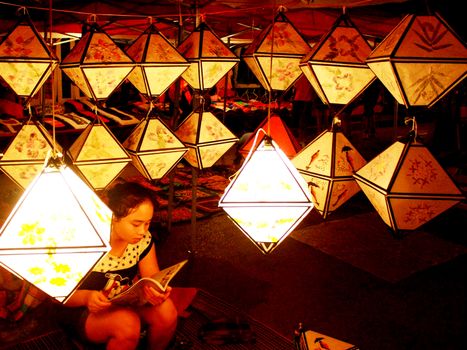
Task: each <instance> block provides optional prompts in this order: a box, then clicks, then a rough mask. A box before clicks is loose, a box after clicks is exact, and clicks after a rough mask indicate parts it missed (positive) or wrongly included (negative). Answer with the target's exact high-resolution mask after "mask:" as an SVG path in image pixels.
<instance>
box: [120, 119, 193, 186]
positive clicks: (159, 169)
mask: <svg viewBox="0 0 467 350" xmlns="http://www.w3.org/2000/svg"><path fill="white" fill-rule="evenodd" d="M122 145H123V147H125V149H126V150H127V152H128V153H129V154H130V157H131V159H132V163H133V165H134V166H135V167H136V168H137V169H138V170H139V172H140V173H141V174H143V175H144V176H145V177H147V178H148V179H150V180H156V179H161V178H162V177H164V175H165V174H167V173H169V172H170V171H171V170H172V169H173V168H174V167H175V166H176V165H177V163H178V162H179V161H180V160H181V159H182V158H183V156H184V155H185V153H186V152H187V151H188V148H187V147H186V146H185V145H184V144H183V143H182V141H181V140H180V139H179V138H178V137H177V135H175V134H174V133H173V132H172V131H171V130H170V128H169V127H168V126H167V125H166V124H165V123H164V122H163V121H162V120H161V119H160V118H159V117H157V116H147V117H146V118H144V119H143V120H141V122H140V123H139V124H138V125H137V126H136V127H135V129H133V131H132V132H131V134H130V136H128V138H127V139H126V140H125V141H124V142H123V144H122Z"/></svg>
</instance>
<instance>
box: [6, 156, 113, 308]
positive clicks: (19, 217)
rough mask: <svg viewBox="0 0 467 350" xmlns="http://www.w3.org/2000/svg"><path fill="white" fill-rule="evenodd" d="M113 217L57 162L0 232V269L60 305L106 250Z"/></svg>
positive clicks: (25, 195)
mask: <svg viewBox="0 0 467 350" xmlns="http://www.w3.org/2000/svg"><path fill="white" fill-rule="evenodd" d="M111 218H112V212H111V211H110V209H109V208H108V207H107V206H106V205H105V204H104V203H103V202H102V201H101V200H100V199H99V197H98V196H97V195H96V194H95V193H94V191H93V190H92V189H91V188H89V187H88V186H87V185H86V184H85V183H84V182H83V181H82V180H81V179H80V178H79V177H78V176H77V175H76V174H74V173H73V172H72V171H71V170H70V169H69V168H67V167H66V166H65V165H63V163H62V162H61V161H58V160H57V159H51V160H49V163H48V165H47V167H45V168H43V170H42V172H41V173H40V174H39V176H37V177H36V179H35V180H34V181H33V182H32V183H31V184H30V186H29V187H28V188H27V190H26V191H25V192H24V193H23V195H22V196H21V198H20V199H19V201H18V202H17V204H16V206H15V207H14V209H13V210H12V212H11V213H10V215H9V217H8V218H7V220H6V221H5V223H4V225H3V227H2V229H1V232H0V263H1V264H2V265H3V266H4V267H6V268H7V269H8V270H10V271H11V272H13V273H14V274H16V275H18V276H20V277H21V278H23V279H25V280H26V281H28V282H30V283H32V284H34V285H35V286H36V287H38V288H39V289H41V290H42V291H44V292H45V293H47V294H48V295H50V296H51V297H54V298H55V299H57V300H58V301H61V302H64V301H66V300H67V298H68V297H69V296H70V295H71V294H72V293H73V291H74V290H75V289H76V288H77V286H78V285H79V283H80V281H81V280H82V279H83V278H84V277H85V276H86V274H87V273H88V272H89V271H90V270H91V269H92V268H93V266H94V265H95V264H96V263H97V262H98V261H99V260H100V259H101V258H102V256H104V254H106V253H107V252H108V251H109V249H110V246H109V240H110V224H111Z"/></svg>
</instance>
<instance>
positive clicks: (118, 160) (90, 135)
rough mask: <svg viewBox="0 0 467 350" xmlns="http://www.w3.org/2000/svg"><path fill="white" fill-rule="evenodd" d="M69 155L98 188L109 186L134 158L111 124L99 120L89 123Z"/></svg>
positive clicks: (93, 185) (86, 177)
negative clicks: (112, 129) (113, 130)
mask: <svg viewBox="0 0 467 350" xmlns="http://www.w3.org/2000/svg"><path fill="white" fill-rule="evenodd" d="M67 155H68V156H69V157H70V158H71V161H72V163H73V165H74V166H75V167H76V168H77V169H78V171H79V172H80V173H81V175H82V176H83V177H84V179H86V180H87V182H88V183H89V184H90V185H91V186H92V187H93V188H94V189H95V190H102V189H104V188H106V187H107V186H108V185H109V184H110V183H112V181H114V180H115V179H116V178H117V177H118V175H119V174H120V173H121V172H122V171H123V169H124V168H125V167H126V165H127V164H128V163H129V162H130V161H131V158H130V155H129V154H128V152H127V151H126V150H125V148H124V147H123V146H122V144H121V143H120V142H119V141H118V139H117V138H116V137H115V135H114V134H112V132H111V131H110V129H109V127H108V126H107V125H105V123H101V122H100V121H99V120H96V121H94V122H93V123H89V124H88V126H87V127H86V129H84V131H83V132H82V133H81V134H80V135H79V136H78V138H77V139H76V140H75V142H73V144H72V145H71V146H70V148H69V149H68V151H67Z"/></svg>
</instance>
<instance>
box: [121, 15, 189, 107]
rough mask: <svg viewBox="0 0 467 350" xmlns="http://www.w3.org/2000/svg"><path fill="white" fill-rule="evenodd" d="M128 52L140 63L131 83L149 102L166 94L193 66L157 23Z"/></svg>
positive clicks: (137, 64) (132, 74)
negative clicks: (158, 27)
mask: <svg viewBox="0 0 467 350" xmlns="http://www.w3.org/2000/svg"><path fill="white" fill-rule="evenodd" d="M126 53H127V54H128V56H130V57H131V58H132V59H133V60H134V61H135V63H136V67H135V69H134V70H133V71H132V72H131V73H130V75H129V76H128V80H129V81H130V82H131V83H132V84H133V85H134V86H135V87H136V88H137V89H138V91H139V92H141V93H142V94H143V95H144V96H145V97H146V98H147V99H148V100H151V99H153V98H156V97H159V96H160V95H162V94H163V93H164V92H165V91H166V90H167V89H168V88H169V87H170V85H172V84H173V83H174V82H175V80H177V78H178V77H179V76H180V75H181V74H182V73H183V72H184V71H185V70H186V69H187V68H188V67H189V65H190V64H189V63H188V61H187V60H186V59H185V58H184V57H183V56H182V55H181V54H180V53H179V52H178V51H177V49H176V48H175V47H173V46H172V44H171V43H170V42H169V41H168V40H167V38H166V37H165V36H164V35H162V33H160V32H159V30H158V29H157V27H156V25H155V23H151V24H150V26H149V27H148V28H147V29H146V30H145V31H144V33H142V34H141V35H140V36H139V37H138V38H137V39H136V40H135V41H134V42H133V43H132V44H131V46H130V47H128V49H127V50H126Z"/></svg>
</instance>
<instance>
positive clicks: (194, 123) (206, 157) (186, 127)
mask: <svg viewBox="0 0 467 350" xmlns="http://www.w3.org/2000/svg"><path fill="white" fill-rule="evenodd" d="M175 134H176V135H177V136H178V137H179V138H180V140H181V141H182V142H183V143H184V144H185V146H187V147H188V152H187V154H186V155H185V159H186V160H187V161H188V163H190V164H191V165H192V166H194V167H196V168H199V169H204V168H209V167H211V166H213V165H214V163H215V162H217V161H218V160H219V159H220V158H221V157H222V156H223V155H224V153H226V152H227V151H228V150H229V149H230V147H232V146H233V145H234V144H235V143H236V142H237V141H238V138H237V137H236V136H235V135H234V134H233V133H232V132H231V131H230V130H229V129H228V128H227V127H226V126H225V125H224V124H222V123H221V122H220V120H219V119H217V117H216V116H215V115H214V114H212V113H211V112H203V111H202V108H200V109H199V110H198V111H194V112H192V113H191V114H190V115H188V117H186V118H185V120H183V121H182V122H181V123H180V125H179V126H178V127H177V129H176V130H175Z"/></svg>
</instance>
